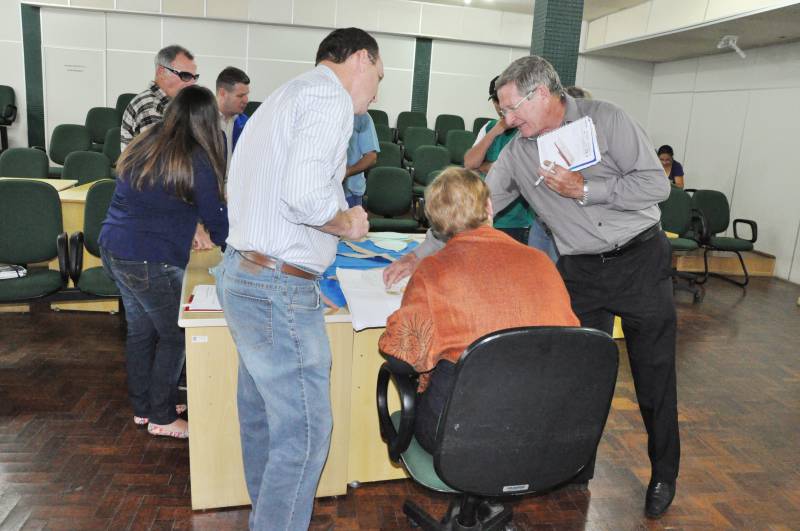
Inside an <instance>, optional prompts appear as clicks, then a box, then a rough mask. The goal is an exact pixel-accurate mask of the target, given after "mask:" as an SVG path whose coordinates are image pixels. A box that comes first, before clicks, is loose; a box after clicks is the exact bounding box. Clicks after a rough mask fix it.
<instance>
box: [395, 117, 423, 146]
mask: <svg viewBox="0 0 800 531" xmlns="http://www.w3.org/2000/svg"><path fill="white" fill-rule="evenodd" d="M408 127H428V118H427V117H426V116H425V113H424V112H416V111H403V112H401V113H400V114H398V115H397V136H398V138H399V139H400V140H403V141H405V139H406V128H408Z"/></svg>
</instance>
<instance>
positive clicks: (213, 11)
mask: <svg viewBox="0 0 800 531" xmlns="http://www.w3.org/2000/svg"><path fill="white" fill-rule="evenodd" d="M249 3H250V2H249V0H206V16H207V17H214V18H234V19H238V20H247V16H248V14H249Z"/></svg>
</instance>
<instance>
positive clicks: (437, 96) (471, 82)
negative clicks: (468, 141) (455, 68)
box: [428, 72, 497, 128]
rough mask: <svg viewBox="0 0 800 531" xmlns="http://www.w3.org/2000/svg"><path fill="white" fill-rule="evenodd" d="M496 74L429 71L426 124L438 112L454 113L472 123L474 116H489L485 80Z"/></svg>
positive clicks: (430, 124) (433, 118)
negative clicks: (429, 81)
mask: <svg viewBox="0 0 800 531" xmlns="http://www.w3.org/2000/svg"><path fill="white" fill-rule="evenodd" d="M495 75H497V74H494V75H492V74H491V73H489V72H487V73H485V74H483V75H468V74H442V73H433V72H431V83H430V89H429V91H428V127H430V128H433V124H434V122H435V121H436V117H437V116H438V115H440V114H457V115H459V116H461V117H462V118H464V123H465V124H469V127H472V121H473V120H474V119H475V118H476V117H478V116H492V115H493V114H487V111H486V105H485V103H486V98H487V97H488V94H487V89H488V87H489V81H490V80H491V79H492V77H494V76H495Z"/></svg>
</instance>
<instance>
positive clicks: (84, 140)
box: [49, 124, 92, 179]
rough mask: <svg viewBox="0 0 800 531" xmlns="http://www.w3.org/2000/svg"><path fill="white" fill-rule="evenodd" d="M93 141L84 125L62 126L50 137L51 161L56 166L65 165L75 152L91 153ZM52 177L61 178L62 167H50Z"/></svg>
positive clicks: (57, 127)
mask: <svg viewBox="0 0 800 531" xmlns="http://www.w3.org/2000/svg"><path fill="white" fill-rule="evenodd" d="M91 146H92V141H91V139H90V138H89V131H88V130H87V129H86V127H85V126H83V125H78V124H61V125H57V126H56V127H55V129H53V134H52V135H51V136H50V150H49V155H50V160H52V161H53V162H55V163H56V164H60V165H61V166H63V165H64V161H65V160H66V159H67V155H69V154H70V153H72V152H73V151H89V150H90V148H91ZM50 176H51V177H54V178H56V179H59V178H61V167H53V166H51V167H50Z"/></svg>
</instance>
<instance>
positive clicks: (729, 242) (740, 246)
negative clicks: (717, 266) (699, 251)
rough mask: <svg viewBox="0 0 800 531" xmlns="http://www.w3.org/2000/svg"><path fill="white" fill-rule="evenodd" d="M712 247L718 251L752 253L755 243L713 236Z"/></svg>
mask: <svg viewBox="0 0 800 531" xmlns="http://www.w3.org/2000/svg"><path fill="white" fill-rule="evenodd" d="M710 243H711V246H712V247H714V248H715V249H716V250H718V251H738V252H742V251H752V250H753V242H751V241H749V240H743V239H741V238H729V237H728V236H711V240H710Z"/></svg>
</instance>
